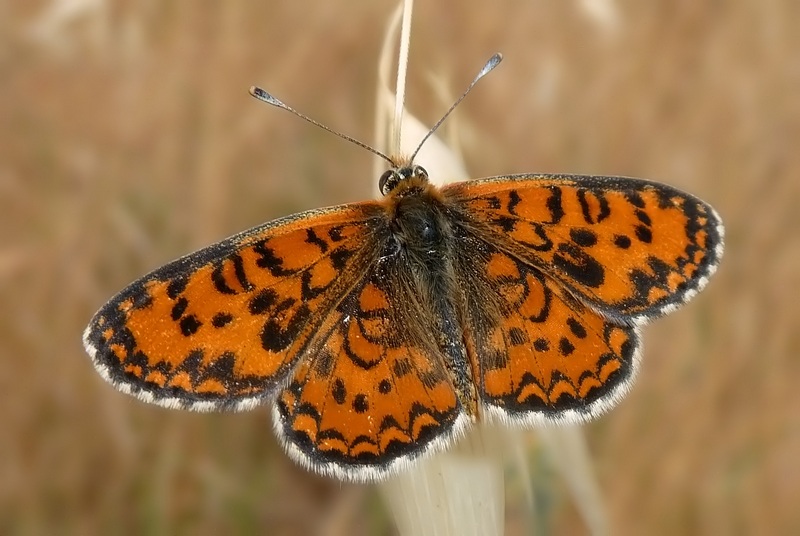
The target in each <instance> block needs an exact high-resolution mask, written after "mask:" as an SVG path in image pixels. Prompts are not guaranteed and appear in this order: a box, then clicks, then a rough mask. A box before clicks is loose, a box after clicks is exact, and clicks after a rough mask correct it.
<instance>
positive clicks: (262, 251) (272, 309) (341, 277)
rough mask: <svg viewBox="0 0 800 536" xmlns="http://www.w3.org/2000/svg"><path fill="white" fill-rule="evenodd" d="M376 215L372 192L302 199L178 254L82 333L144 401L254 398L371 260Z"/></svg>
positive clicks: (110, 375)
mask: <svg viewBox="0 0 800 536" xmlns="http://www.w3.org/2000/svg"><path fill="white" fill-rule="evenodd" d="M382 219H385V215H384V212H383V209H382V208H381V207H380V205H378V204H377V203H370V202H366V203H356V204H351V205H343V206H339V207H333V208H329V209H322V210H315V211H309V212H305V213H301V214H296V215H293V216H289V217H286V218H282V219H278V220H275V221H272V222H269V223H267V224H265V225H263V226H260V227H256V228H254V229H251V230H249V231H245V232H243V233H241V234H238V235H236V236H233V237H231V238H229V239H227V240H225V241H223V242H220V243H218V244H215V245H213V246H210V247H208V248H205V249H203V250H200V251H198V252H196V253H193V254H190V255H188V256H186V257H183V258H181V259H178V260H176V261H174V262H172V263H170V264H167V265H166V266H164V267H162V268H159V269H158V270H155V271H154V272H152V273H150V274H149V275H146V276H145V277H143V278H141V279H139V280H138V281H135V282H134V283H132V284H131V285H130V286H128V287H127V288H126V289H124V290H123V291H122V292H120V293H119V294H118V295H117V296H116V297H114V298H113V299H112V300H111V301H109V302H108V303H107V304H106V305H105V306H103V308H102V309H100V311H98V312H97V314H96V315H95V316H94V318H93V319H92V321H91V322H90V324H89V326H88V327H87V328H86V331H85V333H84V345H85V346H86V349H87V351H88V352H89V354H90V355H91V356H92V359H93V361H94V364H95V366H96V368H97V369H98V371H99V372H100V374H101V375H102V376H103V377H104V378H105V379H107V380H108V381H109V382H111V383H112V384H114V385H115V386H116V387H117V388H119V389H120V390H122V391H125V392H128V393H130V394H133V395H135V396H137V397H139V398H140V399H143V400H145V401H148V402H154V403H157V404H160V405H163V406H167V407H176V408H187V409H195V410H211V409H223V408H227V409H244V408H248V407H251V406H253V405H254V404H256V403H258V402H260V401H262V399H263V398H264V397H265V396H267V395H268V394H269V393H271V392H272V393H274V391H275V390H276V389H277V386H278V384H279V382H280V381H281V380H282V379H283V378H285V377H286V376H287V375H288V373H289V371H290V370H291V368H292V367H293V366H294V364H295V363H296V362H297V360H298V358H299V356H300V355H301V354H302V352H303V351H304V350H305V349H306V347H307V346H308V345H309V344H310V342H311V340H312V339H313V337H314V335H315V334H316V332H317V330H318V329H319V328H320V325H321V324H322V323H323V320H324V319H325V318H326V316H327V314H328V313H329V312H330V311H331V310H333V309H334V308H335V306H336V305H337V304H338V302H339V301H340V300H341V299H342V297H343V296H345V295H346V294H347V293H348V292H349V291H350V290H351V288H352V287H354V286H355V285H357V284H358V283H359V281H360V279H361V278H363V277H364V274H365V270H366V268H367V267H369V266H370V265H371V264H372V263H374V262H375V260H376V258H377V255H378V254H379V243H378V242H379V241H378V239H377V237H376V236H375V233H373V231H372V229H373V228H374V227H375V225H374V223H375V222H378V221H382Z"/></svg>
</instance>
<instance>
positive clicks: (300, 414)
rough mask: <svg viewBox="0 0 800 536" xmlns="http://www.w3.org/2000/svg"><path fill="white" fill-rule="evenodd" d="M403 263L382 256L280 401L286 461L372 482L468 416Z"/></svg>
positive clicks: (428, 309) (440, 441)
mask: <svg viewBox="0 0 800 536" xmlns="http://www.w3.org/2000/svg"><path fill="white" fill-rule="evenodd" d="M441 323H442V318H441V317H440V316H437V315H435V314H434V313H433V307H432V306H431V304H430V302H429V300H428V299H426V296H425V294H424V292H423V293H420V292H419V288H418V286H416V285H415V283H414V278H413V276H412V274H411V272H410V269H409V266H408V265H407V264H406V263H404V262H403V261H402V260H398V258H397V257H390V256H386V257H384V258H382V259H381V260H380V261H379V262H378V263H376V264H375V265H374V266H373V268H372V269H371V270H370V275H369V277H368V278H366V279H365V280H364V281H363V282H361V284H360V285H358V286H357V287H356V288H354V289H353V290H352V291H351V292H350V293H349V294H348V296H347V297H346V298H345V299H344V300H342V301H341V302H340V304H339V305H338V306H337V307H336V310H335V311H334V312H333V313H332V314H330V315H329V316H328V318H327V319H326V321H325V323H324V324H323V325H322V326H321V327H320V329H319V336H318V337H317V338H316V340H315V342H314V344H313V347H311V348H309V349H308V350H307V352H306V355H307V357H308V358H307V359H302V360H301V361H300V364H299V366H298V367H297V369H296V370H295V371H294V373H293V375H292V376H291V378H290V380H289V384H288V386H287V387H286V388H285V389H284V390H283V391H282V392H281V393H280V394H279V395H278V399H277V404H276V407H275V425H276V429H277V432H278V436H279V437H280V438H281V439H282V440H283V442H284V444H285V445H286V447H287V450H288V452H289V454H290V455H291V456H292V457H293V458H294V459H295V460H296V461H298V462H300V463H301V464H303V465H305V466H306V467H309V468H312V469H314V470H316V471H317V472H320V473H323V474H328V475H331V476H335V477H338V478H344V479H347V480H356V481H370V480H377V479H380V478H382V477H383V476H385V475H386V474H389V473H392V472H395V471H397V470H398V469H400V468H402V467H403V466H405V465H407V464H408V463H409V461H410V460H412V459H414V458H416V457H418V456H420V455H423V454H425V453H426V452H430V451H433V450H438V449H440V448H443V447H444V446H445V445H447V444H448V443H449V442H450V441H451V440H452V438H453V437H454V436H457V435H458V434H459V433H460V432H461V431H462V430H463V429H464V428H465V426H467V424H468V423H469V422H470V421H469V418H468V417H467V416H466V414H465V412H464V411H463V405H462V402H461V400H460V398H459V395H458V394H457V391H456V388H455V387H454V382H453V380H452V377H451V374H450V371H449V370H448V368H447V365H446V363H447V358H446V357H445V355H444V354H443V350H442V347H443V346H445V347H446V345H444V344H439V343H438V342H437V340H438V339H439V338H440V337H439V336H437V335H436V334H437V333H440V332H441V331H442V329H443V327H442V326H441Z"/></svg>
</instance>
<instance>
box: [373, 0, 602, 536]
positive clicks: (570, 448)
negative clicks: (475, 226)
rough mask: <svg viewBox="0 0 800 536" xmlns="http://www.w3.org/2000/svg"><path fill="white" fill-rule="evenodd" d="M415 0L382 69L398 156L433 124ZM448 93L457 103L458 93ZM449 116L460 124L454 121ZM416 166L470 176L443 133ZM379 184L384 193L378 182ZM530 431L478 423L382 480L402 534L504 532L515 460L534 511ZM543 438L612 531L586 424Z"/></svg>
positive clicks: (392, 146) (385, 137)
mask: <svg viewBox="0 0 800 536" xmlns="http://www.w3.org/2000/svg"><path fill="white" fill-rule="evenodd" d="M411 3H412V2H411V0H407V1H406V2H405V3H404V4H403V5H401V6H398V9H397V10H396V11H395V13H394V15H393V16H392V18H391V20H390V23H389V25H388V28H387V32H386V36H385V39H384V43H383V47H382V51H381V56H380V59H379V66H378V73H379V75H378V84H377V88H376V114H375V131H376V132H375V139H376V140H377V144H378V148H379V149H382V150H384V151H386V152H388V153H389V154H390V155H391V156H396V155H409V154H411V153H412V152H413V151H414V149H416V145H417V144H418V143H419V140H421V139H422V138H423V137H424V136H425V134H427V132H428V129H429V127H428V126H426V125H424V124H423V123H422V122H420V121H419V120H417V119H416V117H414V116H413V115H412V114H410V113H408V111H406V110H405V109H404V107H403V102H404V91H405V73H406V64H407V60H408V48H409V42H410V35H411V33H410V23H411V6H410V5H409V4H411ZM401 20H402V27H401ZM398 30H400V39H401V42H400V53H399V60H398V64H399V65H398V79H397V83H396V86H395V87H396V88H397V90H396V91H393V90H392V89H391V87H390V82H389V81H390V78H391V75H390V70H391V66H392V64H393V50H394V43H395V42H396V39H397V34H398ZM436 82H438V83H440V85H439V87H440V88H441V87H443V86H444V85H445V84H444V83H443V82H442V81H436ZM438 93H439V94H441V95H443V96H444V95H445V93H446V92H444V91H441V90H440V91H438ZM447 98H450V99H451V100H452V98H451V96H448V97H447ZM447 105H449V102H447V99H445V100H443V109H445V107H446V106H447ZM448 121H451V122H450V123H449V125H450V126H452V125H453V119H452V118H450V119H449V120H448ZM445 128H447V126H445ZM455 138H456V137H455V136H452V137H451V139H455ZM416 163H419V164H421V165H423V166H424V167H425V168H426V170H427V171H428V174H429V177H430V180H431V182H433V183H434V184H437V185H439V186H442V185H444V184H446V183H447V182H451V181H461V180H467V179H468V178H470V176H469V174H468V173H467V171H466V166H465V163H464V160H463V158H462V156H461V155H460V153H459V152H458V151H457V150H455V149H453V148H452V147H449V146H448V145H447V144H445V143H444V142H443V141H442V139H441V138H440V137H439V136H436V135H434V136H432V137H431V138H430V139H428V140H427V142H426V143H425V145H424V147H423V148H422V150H421V151H420V152H419V154H418V155H417V158H416ZM385 166H386V162H384V161H377V160H376V166H375V173H374V175H375V176H379V175H380V173H382V172H383V171H384V169H385ZM375 188H376V190H375V191H376V194H377V184H376V186H375ZM526 433H527V432H524V431H520V430H514V429H508V428H505V427H503V426H502V425H501V426H493V425H491V424H487V423H485V422H478V423H476V426H474V427H473V428H472V429H471V431H469V432H468V433H467V434H466V436H467V437H465V438H461V439H460V440H459V441H458V442H457V443H458V444H457V445H453V447H451V448H450V449H449V450H447V451H445V452H441V453H438V454H436V455H434V456H432V457H429V458H427V459H423V460H421V461H419V462H417V463H415V464H414V466H413V467H412V468H411V469H410V470H408V471H405V472H402V473H400V474H399V475H397V476H393V477H390V478H389V479H388V480H387V481H385V482H384V483H382V484H381V485H380V490H381V493H382V495H383V497H384V499H385V500H386V503H387V505H388V506H389V509H390V510H391V512H392V515H393V517H394V519H395V522H396V524H397V528H398V530H399V532H400V534H402V535H422V536H428V535H430V536H440V535H450V534H458V535H471V534H475V535H485V536H494V535H501V534H503V530H504V514H503V510H504V500H505V497H504V479H503V471H504V467H505V465H506V464H507V463H508V465H509V471H513V472H514V473H515V475H516V477H517V479H518V480H521V481H522V482H523V484H524V485H527V486H526V488H525V491H526V498H527V501H528V506H529V511H530V512H531V513H532V512H533V511H534V509H533V502H534V495H533V489H532V486H531V485H530V483H531V481H530V471H529V468H528V458H529V454H528V452H529V450H530V449H529V447H528V445H526V441H525V437H524V434H526ZM539 439H540V441H541V444H542V446H543V450H544V452H545V453H546V455H547V456H548V458H549V459H551V460H552V462H553V464H554V466H555V467H556V469H557V470H558V471H559V472H560V473H561V474H562V476H563V477H564V478H565V480H566V482H567V486H568V489H569V490H570V492H571V494H572V496H573V499H574V500H575V501H576V503H577V507H578V511H579V512H580V513H581V515H582V517H583V518H584V521H585V522H586V525H587V527H588V529H589V531H590V533H591V534H594V535H603V534H606V533H607V532H608V531H607V522H606V518H605V510H604V509H603V506H602V501H601V500H600V493H599V487H598V486H597V483H596V480H595V478H594V474H593V471H592V463H591V459H590V457H589V454H588V449H587V448H586V444H585V438H584V435H583V432H582V430H581V429H580V428H579V427H565V428H548V429H546V430H544V431H542V432H541V433H540V434H539ZM532 515H533V514H532ZM528 521H529V523H528V524H527V525H528V527H532V526H535V520H533V519H531V520H528Z"/></svg>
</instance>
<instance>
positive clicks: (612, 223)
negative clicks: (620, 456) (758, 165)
mask: <svg viewBox="0 0 800 536" xmlns="http://www.w3.org/2000/svg"><path fill="white" fill-rule="evenodd" d="M442 193H443V197H444V199H445V202H446V205H447V206H448V207H449V208H450V210H451V214H452V216H453V218H454V221H456V222H458V227H459V229H460V235H461V236H460V241H461V243H460V244H459V247H458V248H457V249H456V257H455V259H456V260H455V263H454V266H455V267H456V269H457V271H458V272H459V273H458V280H459V281H462V282H464V284H465V286H464V290H463V301H464V303H465V310H466V314H465V316H466V319H465V322H464V323H465V326H466V329H465V339H466V343H467V346H468V348H469V350H470V353H471V356H472V359H473V362H474V363H477V364H478V365H477V368H478V369H479V370H480V378H479V380H478V387H479V392H480V396H481V398H482V400H483V402H484V404H485V407H486V408H487V410H488V412H489V413H490V414H493V415H496V416H499V417H500V418H501V419H506V420H509V419H510V420H512V421H516V422H521V423H527V424H541V423H545V422H553V421H558V422H563V421H566V422H581V421H584V420H587V419H589V418H591V417H593V416H596V415H598V414H599V413H602V412H603V411H605V410H607V409H608V408H610V407H611V406H613V405H614V404H615V403H616V402H617V401H618V400H619V399H620V398H621V397H622V396H623V395H624V394H625V392H626V391H627V389H628V388H629V386H630V384H631V381H632V379H633V377H634V376H635V373H636V369H637V365H638V361H639V355H640V345H639V336H638V333H637V331H638V327H639V325H640V324H641V323H642V322H643V321H644V320H646V319H648V318H651V317H655V316H658V315H660V314H664V313H666V312H669V311H670V310H672V309H674V308H675V307H677V306H678V305H680V304H681V303H684V302H685V301H687V300H688V299H689V298H691V296H693V295H694V294H695V293H696V292H698V291H699V290H700V289H701V288H702V287H703V286H704V285H705V283H706V281H707V280H708V277H710V275H711V274H712V273H713V272H714V270H715V268H716V265H717V263H718V261H719V258H720V255H721V253H722V224H721V222H720V220H719V217H718V216H717V215H716V213H715V212H714V210H713V209H712V208H711V207H709V206H708V205H706V204H705V203H703V202H702V201H700V200H698V199H696V198H694V197H692V196H690V195H688V194H685V193H682V192H679V191H677V190H675V189H673V188H670V187H668V186H664V185H660V184H655V183H651V182H647V181H642V180H638V179H628V178H618V177H606V178H604V177H581V176H560V175H559V176H554V175H539V176H514V177H497V178H493V179H484V180H481V181H473V182H467V183H458V184H453V185H449V186H447V187H445V188H444V189H443V192H442Z"/></svg>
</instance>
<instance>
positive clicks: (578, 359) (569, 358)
mask: <svg viewBox="0 0 800 536" xmlns="http://www.w3.org/2000/svg"><path fill="white" fill-rule="evenodd" d="M465 240H466V242H465V243H466V244H468V247H467V248H466V249H467V251H469V258H466V256H465V257H464V258H460V259H459V258H458V257H457V259H458V261H457V263H456V267H457V270H458V271H459V279H460V280H461V281H462V282H463V299H464V303H465V305H466V307H465V310H466V313H465V319H464V325H465V330H464V333H465V343H466V346H467V348H468V351H469V353H470V355H471V357H472V361H473V362H474V363H476V364H477V366H476V368H477V369H478V370H479V373H478V378H477V380H476V384H477V386H478V393H479V396H480V397H481V400H482V402H483V405H484V408H485V409H486V410H487V412H488V413H489V415H490V416H493V417H499V418H500V420H501V421H511V422H516V423H520V424H525V425H540V424H545V423H548V422H570V423H576V422H582V421H585V420H588V419H590V418H592V417H594V416H596V415H599V414H600V413H602V412H604V411H605V410H607V409H609V408H610V407H611V406H612V405H614V404H615V403H616V402H617V401H618V400H619V399H621V398H622V396H623V395H624V394H625V392H626V391H627V390H628V388H629V386H630V384H631V381H632V379H633V377H634V375H635V372H636V368H637V365H638V361H639V355H640V349H639V348H640V347H639V337H638V335H637V332H636V328H635V327H631V326H629V325H626V324H625V323H616V322H614V321H610V320H608V319H606V318H604V317H603V316H602V315H600V314H599V313H597V312H596V311H594V310H592V309H591V308H589V307H587V306H586V305H584V304H582V303H581V302H580V301H578V300H577V299H575V298H574V297H573V296H572V295H570V294H569V292H567V291H566V289H565V288H564V287H563V286H562V285H561V284H559V283H558V282H557V281H556V280H554V279H552V278H550V277H548V276H547V275H545V274H544V273H543V272H541V271H540V270H538V269H536V268H534V267H532V266H530V265H528V264H526V263H524V262H522V261H520V260H518V259H516V258H514V257H512V256H510V255H509V254H507V253H505V252H504V251H501V250H500V249H498V248H497V247H495V246H493V245H491V244H489V243H487V242H483V241H481V240H480V239H478V238H477V237H471V238H467V239H465Z"/></svg>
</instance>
